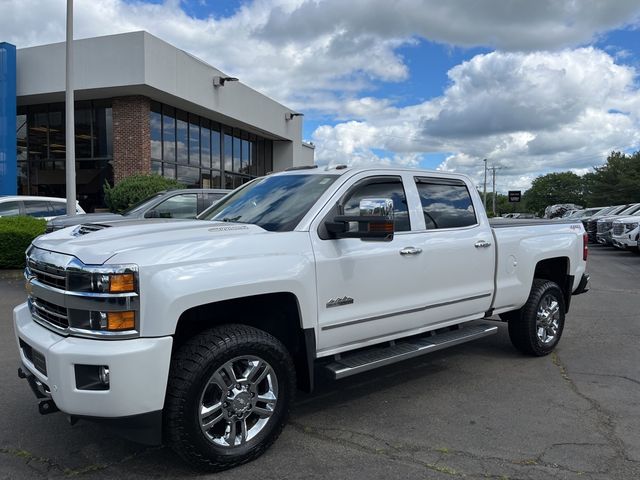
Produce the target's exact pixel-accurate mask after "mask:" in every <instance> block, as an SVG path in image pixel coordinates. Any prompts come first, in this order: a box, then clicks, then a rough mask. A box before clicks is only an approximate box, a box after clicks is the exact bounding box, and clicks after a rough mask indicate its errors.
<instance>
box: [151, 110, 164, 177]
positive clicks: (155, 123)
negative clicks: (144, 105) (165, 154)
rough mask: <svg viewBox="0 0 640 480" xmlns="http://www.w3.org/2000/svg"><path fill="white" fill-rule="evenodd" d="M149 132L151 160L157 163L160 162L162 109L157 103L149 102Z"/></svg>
mask: <svg viewBox="0 0 640 480" xmlns="http://www.w3.org/2000/svg"><path fill="white" fill-rule="evenodd" d="M149 130H150V134H151V160H152V161H158V162H159V161H161V160H162V107H161V106H160V104H159V103H158V102H151V111H150V112H149ZM152 163H153V162H152ZM152 170H153V169H152Z"/></svg>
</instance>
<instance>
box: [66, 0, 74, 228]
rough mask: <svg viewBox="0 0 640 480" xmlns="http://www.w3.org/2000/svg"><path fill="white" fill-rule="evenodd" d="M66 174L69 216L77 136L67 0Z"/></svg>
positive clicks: (70, 17) (70, 1)
mask: <svg viewBox="0 0 640 480" xmlns="http://www.w3.org/2000/svg"><path fill="white" fill-rule="evenodd" d="M65 80H66V81H65V95H64V101H65V119H66V121H65V123H66V125H65V132H66V135H65V151H66V162H65V172H66V180H67V182H66V183H67V185H66V186H67V215H75V214H76V135H75V119H74V111H73V110H74V105H73V100H74V99H73V0H67V42H66V79H65Z"/></svg>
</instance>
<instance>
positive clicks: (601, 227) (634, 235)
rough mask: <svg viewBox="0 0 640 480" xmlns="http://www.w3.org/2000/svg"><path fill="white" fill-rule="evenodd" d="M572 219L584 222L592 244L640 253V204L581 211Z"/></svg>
mask: <svg viewBox="0 0 640 480" xmlns="http://www.w3.org/2000/svg"><path fill="white" fill-rule="evenodd" d="M579 212H580V213H576V214H574V215H572V216H571V217H570V218H572V219H579V220H580V221H582V224H583V225H584V228H585V230H586V231H587V233H588V235H589V242H590V243H599V244H601V245H610V246H614V247H617V248H621V249H624V250H632V251H635V252H639V251H640V247H639V245H638V237H639V236H640V203H629V204H624V205H613V206H609V207H594V208H587V209H584V210H580V211H579Z"/></svg>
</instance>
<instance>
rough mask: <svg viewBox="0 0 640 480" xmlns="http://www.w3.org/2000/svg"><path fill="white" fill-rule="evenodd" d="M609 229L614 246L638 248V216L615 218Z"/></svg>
mask: <svg viewBox="0 0 640 480" xmlns="http://www.w3.org/2000/svg"><path fill="white" fill-rule="evenodd" d="M611 231H612V234H611V242H612V243H613V246H614V247H618V248H622V249H623V250H636V249H640V245H639V244H638V237H639V236H640V216H633V217H623V218H617V219H616V220H614V221H613V228H612V229H611Z"/></svg>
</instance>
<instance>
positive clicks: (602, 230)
mask: <svg viewBox="0 0 640 480" xmlns="http://www.w3.org/2000/svg"><path fill="white" fill-rule="evenodd" d="M637 212H640V203H634V204H632V205H630V206H629V207H627V208H626V209H624V210H622V211H621V212H620V213H619V214H617V215H607V216H605V217H602V218H600V219H598V223H597V233H596V240H597V241H598V243H600V244H602V245H611V237H612V234H613V221H614V220H617V219H618V218H621V217H629V216H632V215H634V214H635V213H637Z"/></svg>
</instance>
